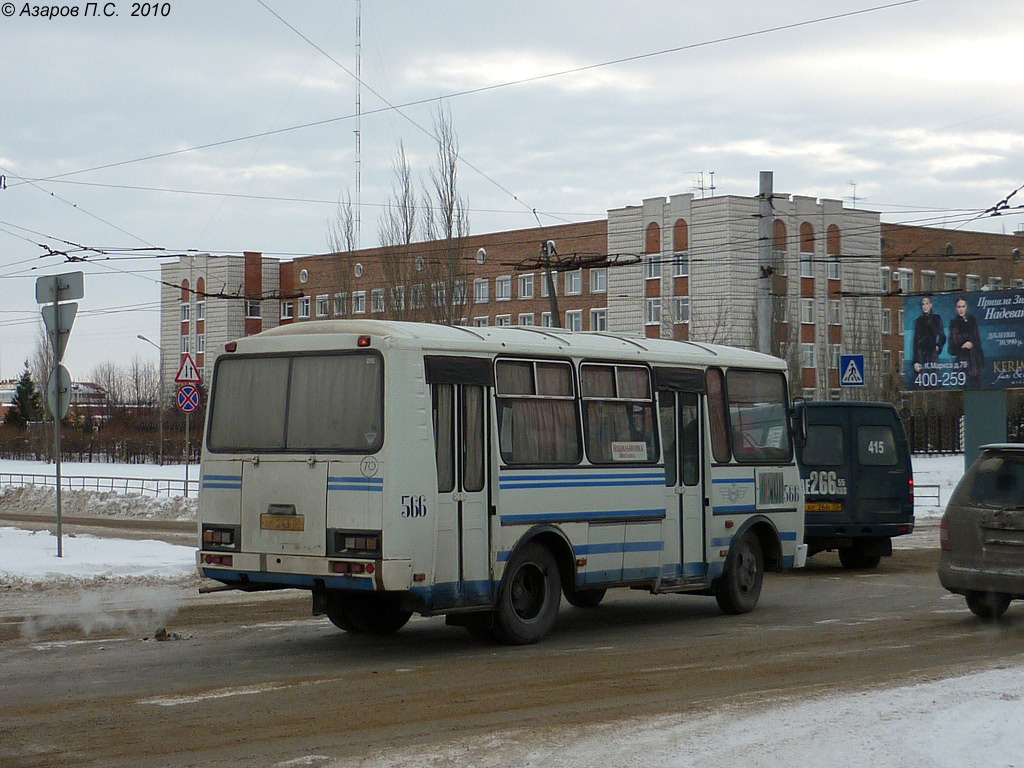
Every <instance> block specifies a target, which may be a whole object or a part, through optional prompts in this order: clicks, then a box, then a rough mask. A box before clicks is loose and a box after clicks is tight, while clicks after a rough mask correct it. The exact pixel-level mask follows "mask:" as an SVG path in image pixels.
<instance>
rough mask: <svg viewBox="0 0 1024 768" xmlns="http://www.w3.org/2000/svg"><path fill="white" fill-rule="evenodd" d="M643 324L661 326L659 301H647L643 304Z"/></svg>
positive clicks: (656, 299)
mask: <svg viewBox="0 0 1024 768" xmlns="http://www.w3.org/2000/svg"><path fill="white" fill-rule="evenodd" d="M644 323H645V324H646V325H660V324H661V299H660V298H655V299H647V300H646V301H645V302H644Z"/></svg>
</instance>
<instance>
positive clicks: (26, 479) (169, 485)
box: [0, 472, 199, 498]
mask: <svg viewBox="0 0 1024 768" xmlns="http://www.w3.org/2000/svg"><path fill="white" fill-rule="evenodd" d="M4 485H13V486H25V485H40V486H44V487H50V488H56V487H57V478H56V476H55V475H43V474H29V473H24V472H0V486H4ZM60 487H61V489H62V490H63V489H67V490H71V491H99V492H111V493H125V494H134V495H136V496H188V497H192V498H195V496H196V495H197V494H198V493H199V481H198V480H189V481H188V482H187V483H186V482H185V480H179V479H171V478H158V477H99V476H89V477H85V476H68V475H61V478H60Z"/></svg>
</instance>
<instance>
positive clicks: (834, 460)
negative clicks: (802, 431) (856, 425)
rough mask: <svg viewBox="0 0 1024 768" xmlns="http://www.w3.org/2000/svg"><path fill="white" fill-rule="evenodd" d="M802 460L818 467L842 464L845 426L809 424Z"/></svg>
mask: <svg viewBox="0 0 1024 768" xmlns="http://www.w3.org/2000/svg"><path fill="white" fill-rule="evenodd" d="M802 462H803V463H804V464H807V465H810V466H816V467H838V466H840V465H841V464H842V463H843V428H842V427H840V426H839V425H838V424H809V425H808V426H807V444H806V445H805V446H804V450H803V454H802Z"/></svg>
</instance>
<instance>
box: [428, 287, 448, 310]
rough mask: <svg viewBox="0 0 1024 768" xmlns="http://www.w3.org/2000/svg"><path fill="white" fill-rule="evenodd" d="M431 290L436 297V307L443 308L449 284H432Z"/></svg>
mask: <svg viewBox="0 0 1024 768" xmlns="http://www.w3.org/2000/svg"><path fill="white" fill-rule="evenodd" d="M430 289H431V293H432V294H433V296H434V306H435V307H443V306H444V305H445V302H446V300H447V284H446V283H443V282H438V283H431V285H430Z"/></svg>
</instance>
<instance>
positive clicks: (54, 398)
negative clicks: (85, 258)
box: [36, 272, 85, 557]
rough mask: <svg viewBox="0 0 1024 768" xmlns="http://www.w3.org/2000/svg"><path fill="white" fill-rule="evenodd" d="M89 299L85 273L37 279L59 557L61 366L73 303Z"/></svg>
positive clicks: (67, 399)
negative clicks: (48, 356) (47, 356)
mask: <svg viewBox="0 0 1024 768" xmlns="http://www.w3.org/2000/svg"><path fill="white" fill-rule="evenodd" d="M84 296H85V276H84V274H83V273H82V272H65V273H64V274H61V275H47V276H45V277H40V278H38V279H37V280H36V303H38V304H41V305H42V313H43V324H44V325H45V326H46V335H47V336H48V337H49V339H50V345H51V346H52V347H53V372H52V373H51V374H50V378H49V381H47V383H46V400H47V405H49V406H50V413H52V414H53V452H54V463H55V467H56V481H57V557H63V556H64V537H63V530H62V526H61V498H60V485H61V477H60V423H61V421H62V420H63V418H64V416H65V415H66V414H67V412H68V408H69V407H70V405H71V376H70V374H69V373H68V371H67V369H66V368H65V367H64V366H63V365H61V364H60V361H61V360H63V359H64V350H65V349H66V348H67V345H68V337H69V336H70V335H71V326H72V325H74V323H75V315H76V314H77V312H78V305H77V304H74V303H65V304H62V303H61V302H62V301H63V302H71V301H72V300H73V299H81V298H83V297H84Z"/></svg>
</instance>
